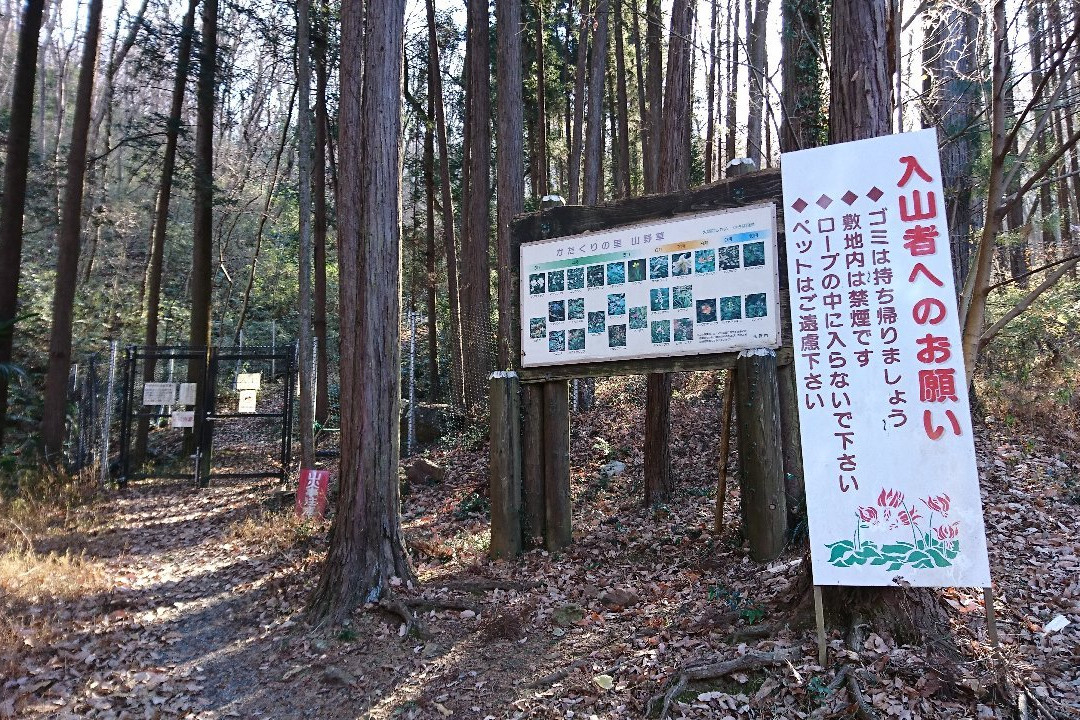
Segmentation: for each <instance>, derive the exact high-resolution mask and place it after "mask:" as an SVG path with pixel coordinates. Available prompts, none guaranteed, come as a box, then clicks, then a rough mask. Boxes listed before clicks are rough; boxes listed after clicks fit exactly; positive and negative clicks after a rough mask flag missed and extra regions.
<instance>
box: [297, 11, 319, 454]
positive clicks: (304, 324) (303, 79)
mask: <svg viewBox="0 0 1080 720" xmlns="http://www.w3.org/2000/svg"><path fill="white" fill-rule="evenodd" d="M296 15H297V18H296V70H297V71H296V84H297V94H298V95H299V108H298V109H297V117H296V154H297V163H296V165H297V180H298V181H299V185H300V188H299V193H298V205H299V207H298V208H297V210H298V213H299V231H300V233H299V234H300V248H299V256H300V257H299V262H298V263H297V264H298V266H299V267H298V268H297V269H298V275H299V277H298V283H297V286H298V292H299V296H300V297H299V298H298V299H299V303H298V305H299V311H300V327H299V328H298V332H297V334H296V335H297V340H298V341H299V343H300V352H299V353H298V354H299V356H300V372H299V375H300V467H301V468H309V469H310V468H314V467H315V432H314V430H315V413H314V410H315V405H314V403H313V399H314V387H313V383H312V374H313V372H312V371H313V370H314V353H313V351H314V349H315V348H314V347H312V337H313V335H312V328H311V321H312V314H311V256H312V248H311V39H310V38H311V0H297V3H296Z"/></svg>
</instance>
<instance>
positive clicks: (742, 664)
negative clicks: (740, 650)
mask: <svg viewBox="0 0 1080 720" xmlns="http://www.w3.org/2000/svg"><path fill="white" fill-rule="evenodd" d="M797 653H798V650H797V649H795V648H793V649H791V650H787V651H780V652H774V653H753V652H750V653H747V654H745V655H740V656H739V657H737V658H734V659H732V660H725V661H723V662H714V663H699V664H695V665H688V666H686V667H684V668H683V669H682V670H681V671H680V672H679V674H678V676H677V677H676V678H675V680H674V682H672V681H669V684H670V686H669V687H668V689H667V691H666V692H664V693H663V694H661V695H656V696H654V697H653V698H652V699H651V700H649V705H648V712H649V713H650V714H651V713H652V709H653V707H654V706H655V705H656V703H657V702H658V701H660V700H663V701H664V704H663V706H662V707H661V708H660V715H659V717H660V720H664V718H666V717H667V716H668V713H669V712H670V711H671V702H672V700H674V699H675V696H676V695H678V694H679V693H680V692H682V691H683V689H684V688H685V687H686V684H687V683H689V682H690V681H692V680H710V679H713V678H718V677H724V676H725V675H730V674H731V673H734V672H742V671H744V670H754V669H756V668H762V667H771V666H773V665H782V664H783V663H785V662H786V661H787V660H789V659H790V658H791V657H793V656H794V655H796V654H797Z"/></svg>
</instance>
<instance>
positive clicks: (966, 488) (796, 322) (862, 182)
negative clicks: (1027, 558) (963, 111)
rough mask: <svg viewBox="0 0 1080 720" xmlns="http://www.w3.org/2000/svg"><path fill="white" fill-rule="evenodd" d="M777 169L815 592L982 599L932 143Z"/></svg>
mask: <svg viewBox="0 0 1080 720" xmlns="http://www.w3.org/2000/svg"><path fill="white" fill-rule="evenodd" d="M781 168H782V175H783V184H784V219H785V227H786V230H787V260H788V285H789V290H790V294H791V322H792V336H793V337H792V340H793V344H794V354H795V367H796V375H797V377H796V381H797V386H798V397H799V419H800V424H801V426H802V449H803V464H804V467H805V477H806V496H807V511H808V514H809V524H810V543H811V555H812V560H813V570H814V582H815V583H817V584H819V585H830V584H831V585H891V584H893V583H895V582H899V581H905V582H907V583H910V584H912V585H918V586H955V585H963V586H982V587H985V586H988V585H989V584H990V571H989V563H988V560H987V553H986V535H985V531H984V527H983V515H982V504H981V501H980V498H979V477H978V471H977V469H976V466H975V447H974V443H973V438H972V425H971V414H970V410H969V406H968V392H967V382H966V380H965V377H964V358H963V351H962V347H961V336H960V325H959V320H958V314H957V306H956V287H955V282H954V280H953V268H952V259H951V255H950V249H949V231H948V228H947V226H946V212H945V201H944V194H943V192H942V185H941V168H940V161H939V158H938V149H937V137H936V133H935V131H934V130H923V131H920V132H914V133H906V134H901V135H892V136H888V137H882V138H875V139H872V140H863V141H859V142H852V143H844V144H840V145H831V146H828V147H823V148H816V149H813V150H804V151H801V152H795V153H788V154H785V155H784V156H783V158H782V164H781Z"/></svg>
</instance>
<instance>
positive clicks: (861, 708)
mask: <svg viewBox="0 0 1080 720" xmlns="http://www.w3.org/2000/svg"><path fill="white" fill-rule="evenodd" d="M847 686H848V690H849V691H850V692H851V697H852V699H853V700H855V712H856V714H857V715H858V716H859V717H861V718H862V720H878V716H877V713H876V712H874V708H873V707H871V705H870V702H869V701H868V700H867V699H866V696H865V695H863V691H862V688H861V687H859V681H858V680H857V679H855V673H851V672H849V673H848V674H847Z"/></svg>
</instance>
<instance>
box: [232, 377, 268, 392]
mask: <svg viewBox="0 0 1080 720" xmlns="http://www.w3.org/2000/svg"><path fill="white" fill-rule="evenodd" d="M261 387H262V373H237V375H236V389H237V390H258V389H260V388H261Z"/></svg>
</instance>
